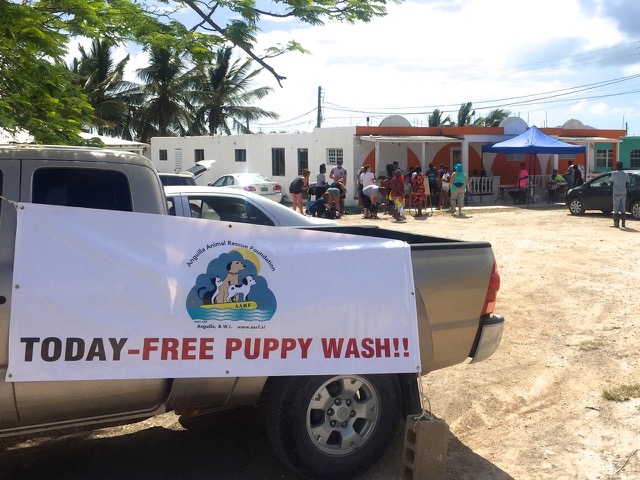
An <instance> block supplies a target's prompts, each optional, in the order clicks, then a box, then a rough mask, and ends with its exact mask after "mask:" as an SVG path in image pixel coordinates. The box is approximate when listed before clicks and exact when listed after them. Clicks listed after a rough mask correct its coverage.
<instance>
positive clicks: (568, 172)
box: [564, 160, 574, 190]
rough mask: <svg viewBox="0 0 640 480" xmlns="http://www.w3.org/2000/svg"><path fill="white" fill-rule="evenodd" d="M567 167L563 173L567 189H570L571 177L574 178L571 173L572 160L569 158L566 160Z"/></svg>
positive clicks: (571, 185) (571, 186)
mask: <svg viewBox="0 0 640 480" xmlns="http://www.w3.org/2000/svg"><path fill="white" fill-rule="evenodd" d="M568 165H569V166H568V167H567V171H566V172H565V174H564V179H565V181H566V182H567V190H571V189H572V188H573V186H574V185H573V178H574V173H573V160H569V162H568Z"/></svg>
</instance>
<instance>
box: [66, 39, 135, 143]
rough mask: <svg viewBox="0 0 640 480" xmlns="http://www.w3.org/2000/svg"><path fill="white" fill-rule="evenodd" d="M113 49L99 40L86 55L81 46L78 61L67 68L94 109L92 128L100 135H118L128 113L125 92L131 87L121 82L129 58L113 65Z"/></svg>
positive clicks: (94, 42) (73, 61)
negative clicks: (95, 128)
mask: <svg viewBox="0 0 640 480" xmlns="http://www.w3.org/2000/svg"><path fill="white" fill-rule="evenodd" d="M112 46H113V45H112V43H111V42H109V41H107V40H99V39H96V40H93V42H92V43H91V48H90V50H89V52H87V51H86V50H85V49H84V47H82V46H80V47H79V50H80V58H75V59H73V60H72V63H71V65H70V66H69V70H71V71H72V72H73V73H74V74H75V75H76V78H77V84H78V86H79V87H80V89H81V90H82V91H83V92H84V94H85V95H86V96H87V99H88V101H89V103H90V104H91V106H92V107H93V109H94V116H95V127H97V130H98V134H100V135H110V134H119V133H120V132H121V131H122V130H123V128H122V125H123V123H124V122H125V118H126V112H127V111H128V109H129V107H128V100H127V98H126V94H125V92H126V91H127V90H128V89H130V88H131V87H130V84H129V82H125V81H123V77H124V69H125V67H126V65H127V62H128V61H129V55H127V56H126V57H125V58H124V59H123V60H121V61H120V62H118V63H117V64H116V63H115V62H114V59H113V56H112V52H111V48H112Z"/></svg>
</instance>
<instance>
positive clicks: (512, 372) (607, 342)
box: [0, 206, 640, 480]
mask: <svg viewBox="0 0 640 480" xmlns="http://www.w3.org/2000/svg"><path fill="white" fill-rule="evenodd" d="M536 207H538V206H536ZM466 214H467V216H466V217H465V218H457V217H452V216H451V215H449V214H448V213H445V212H439V211H436V212H434V214H433V215H431V216H429V217H423V218H419V219H415V218H411V217H410V218H409V219H408V221H407V222H406V223H402V224H398V223H395V222H393V221H392V220H391V219H390V217H387V216H385V215H381V217H380V219H378V220H364V219H361V218H360V216H359V215H349V216H346V217H345V218H343V219H342V220H340V223H344V224H352V223H353V224H361V223H365V222H366V223H367V224H371V223H375V224H377V225H379V226H381V227H384V228H397V229H400V230H404V231H411V232H415V233H424V234H433V235H438V236H445V237H450V238H457V239H464V240H486V241H489V242H491V244H492V245H493V250H494V253H495V256H496V261H497V264H498V268H499V272H500V276H501V279H502V286H501V289H500V293H499V296H498V305H497V309H496V311H497V312H499V313H501V314H503V315H504V316H505V318H506V327H505V332H504V336H503V339H502V344H501V346H500V348H499V349H498V351H497V352H496V353H495V354H494V355H493V356H492V357H491V358H490V359H489V360H486V361H484V362H481V363H478V364H473V365H469V364H463V365H459V366H456V367H452V368H448V369H444V370H441V371H437V372H433V373H431V374H430V375H428V376H427V377H424V380H423V385H424V392H425V396H426V397H427V399H428V404H429V405H430V410H431V411H432V412H433V413H434V414H435V415H436V416H437V417H439V418H441V419H443V420H445V421H446V422H447V424H448V425H449V428H450V430H451V439H450V442H449V450H448V457H447V479H448V480H454V479H455V480H508V479H523V480H527V479H536V480H537V479H550V480H551V479H553V480H561V479H567V480H568V479H571V480H573V479H594V480H595V479H616V480H631V479H640V451H639V450H638V449H640V435H639V433H638V432H640V398H632V399H631V400H628V401H626V402H612V401H609V400H605V399H604V398H603V395H602V394H603V391H604V390H607V389H613V388H615V387H618V386H620V385H634V384H640V359H639V358H640V357H639V354H638V351H639V347H640V337H639V336H638V335H637V330H636V329H637V328H638V327H640V317H639V316H638V312H640V308H639V307H640V296H639V295H638V287H637V286H638V285H639V284H640V255H638V245H640V237H638V233H639V232H640V222H637V221H632V220H628V221H627V225H628V228H627V229H626V230H618V229H614V228H610V225H611V224H612V221H611V220H610V218H608V217H607V216H605V215H603V214H600V213H593V214H586V215H584V216H581V217H574V216H570V215H569V214H568V213H567V211H566V209H564V208H534V207H530V208H494V207H479V208H468V209H466ZM454 294H455V292H452V295H454ZM451 300H455V298H453V297H452V298H444V299H443V301H451ZM425 406H427V400H425ZM176 420H177V419H176V417H175V416H174V415H172V414H167V415H163V416H160V417H157V418H155V419H152V420H148V421H145V422H141V423H138V424H135V425H132V426H125V427H117V428H112V429H104V430H99V431H96V432H92V433H83V434H76V435H69V436H65V437H62V438H53V437H52V438H48V437H44V438H33V439H30V440H27V441H24V442H15V441H5V447H6V450H5V451H4V452H2V451H0V475H1V476H2V478H11V479H30V480H36V479H45V478H46V479H58V478H65V479H66V478H68V479H92V480H97V479H110V478H119V479H128V478H131V479H134V478H136V479H140V478H145V479H155V478H157V479H165V478H172V479H194V480H196V479H197V480H199V479H238V480H250V479H251V480H254V479H280V480H294V479H297V477H296V476H295V475H293V474H292V473H291V472H289V471H288V470H287V469H286V468H284V467H283V466H282V465H281V464H280V463H279V461H278V460H277V459H276V458H275V456H274V455H273V453H272V452H271V450H270V448H269V446H268V444H267V442H266V435H265V432H264V428H263V427H262V425H261V423H260V421H259V418H257V416H256V415H255V413H254V412H251V411H241V412H235V413H225V414H224V415H218V416H216V417H214V418H212V419H211V420H210V421H208V423H207V424H206V425H204V426H203V429H202V430H201V431H198V432H193V431H186V430H183V429H182V428H181V427H180V425H179V424H178V423H177V422H176ZM214 431H217V432H224V434H223V435H220V434H217V435H216V434H215V433H213V434H211V435H210V434H209V433H211V432H214ZM401 453H402V432H399V434H398V436H397V438H396V440H395V441H394V443H393V445H392V448H391V449H390V450H389V452H388V453H387V455H386V456H385V457H384V458H382V459H381V461H380V462H379V463H378V464H377V465H375V466H373V467H372V469H371V470H370V471H369V472H367V473H366V474H365V475H363V476H362V477H360V480H365V479H366V480H389V479H401V478H403V470H404V469H403V465H402V461H401ZM416 480H417V479H416Z"/></svg>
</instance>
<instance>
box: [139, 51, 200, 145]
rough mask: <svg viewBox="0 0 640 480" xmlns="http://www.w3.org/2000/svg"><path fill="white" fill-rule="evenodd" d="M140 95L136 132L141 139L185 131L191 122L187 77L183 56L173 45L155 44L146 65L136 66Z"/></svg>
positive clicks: (146, 140) (182, 133) (145, 139)
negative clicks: (140, 101)
mask: <svg viewBox="0 0 640 480" xmlns="http://www.w3.org/2000/svg"><path fill="white" fill-rule="evenodd" d="M138 77H139V78H140V79H141V80H142V82H143V84H142V86H141V94H142V97H143V100H142V107H141V111H140V117H139V118H140V122H139V124H138V125H137V127H138V129H137V130H138V135H139V137H140V139H141V140H142V141H143V142H148V141H149V140H150V139H151V137H153V136H161V137H168V136H174V135H185V134H186V133H187V132H188V131H189V130H190V129H191V124H192V118H193V116H192V112H193V108H192V104H191V101H190V94H191V89H190V87H191V79H190V78H189V76H188V75H186V68H185V66H184V62H183V59H182V58H181V56H180V55H179V54H178V52H176V51H175V50H174V49H167V48H155V49H152V50H151V51H150V52H149V65H148V66H147V67H145V68H141V69H139V70H138Z"/></svg>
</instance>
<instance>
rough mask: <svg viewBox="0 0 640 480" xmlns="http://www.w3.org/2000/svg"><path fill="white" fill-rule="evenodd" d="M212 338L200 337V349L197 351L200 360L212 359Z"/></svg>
mask: <svg viewBox="0 0 640 480" xmlns="http://www.w3.org/2000/svg"><path fill="white" fill-rule="evenodd" d="M209 352H213V338H201V339H200V350H199V351H198V353H199V356H200V360H213V353H209Z"/></svg>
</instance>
